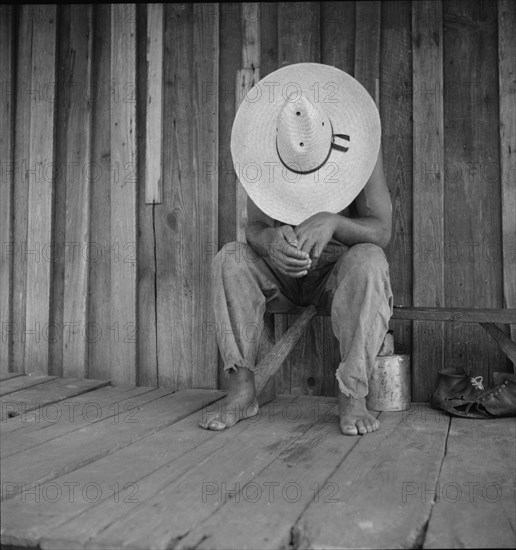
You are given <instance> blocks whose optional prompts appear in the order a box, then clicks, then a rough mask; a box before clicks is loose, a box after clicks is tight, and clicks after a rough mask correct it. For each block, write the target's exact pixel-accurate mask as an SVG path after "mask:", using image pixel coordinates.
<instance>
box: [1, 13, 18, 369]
mask: <svg viewBox="0 0 516 550" xmlns="http://www.w3.org/2000/svg"><path fill="white" fill-rule="evenodd" d="M13 28H14V26H13V8H12V7H11V6H0V72H1V73H2V75H3V77H2V80H3V83H2V92H1V96H2V97H1V103H0V128H2V132H1V135H0V159H1V160H0V164H1V170H0V194H1V196H2V200H1V201H0V235H2V237H1V243H0V245H1V247H2V251H1V254H2V257H1V260H0V333H1V336H0V339H1V343H2V345H1V350H0V372H3V373H5V372H8V371H9V367H10V359H11V357H10V356H11V349H12V341H11V338H10V336H9V334H10V333H11V332H12V329H13V326H14V325H13V324H12V318H11V305H12V300H11V295H12V290H13V287H12V276H13V273H12V268H13V261H14V236H13V200H14V190H13V184H14V173H15V171H14V169H15V164H14V155H13V153H14V109H15V103H14V94H15V88H14V86H15V82H14V72H13V70H14V64H13V52H14V49H13V46H14V39H13V38H14V37H13Z"/></svg>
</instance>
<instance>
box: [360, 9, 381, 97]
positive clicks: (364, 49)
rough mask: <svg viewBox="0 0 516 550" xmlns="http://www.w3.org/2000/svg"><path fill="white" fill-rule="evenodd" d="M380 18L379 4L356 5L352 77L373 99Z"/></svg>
mask: <svg viewBox="0 0 516 550" xmlns="http://www.w3.org/2000/svg"><path fill="white" fill-rule="evenodd" d="M380 18H381V2H378V1H366V2H358V3H357V4H356V27H355V74H354V76H355V78H356V79H357V80H358V81H359V82H360V83H361V84H362V85H363V86H364V87H365V89H366V90H367V91H368V92H369V93H370V94H371V97H373V99H376V95H377V83H378V81H379V78H380V30H381V29H380Z"/></svg>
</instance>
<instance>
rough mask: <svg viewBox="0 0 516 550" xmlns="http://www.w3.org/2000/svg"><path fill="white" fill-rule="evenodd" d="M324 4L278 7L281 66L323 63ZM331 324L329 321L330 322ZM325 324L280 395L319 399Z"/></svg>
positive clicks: (314, 329)
mask: <svg viewBox="0 0 516 550" xmlns="http://www.w3.org/2000/svg"><path fill="white" fill-rule="evenodd" d="M320 16H321V14H320V4H319V3H318V2H304V3H302V2H280V3H279V4H278V65H279V66H280V67H283V66H285V65H291V64H293V63H303V62H316V63H318V62H320V60H321V41H320V36H321V32H320ZM295 319H296V317H295V316H292V315H276V316H275V327H276V341H278V339H279V338H280V337H281V336H282V334H283V333H284V332H285V331H286V330H287V329H288V327H289V326H290V325H291V324H293V323H294V321H295ZM326 322H327V320H326ZM324 323H325V320H324V319H322V318H316V319H314V320H313V322H312V323H311V324H310V326H309V327H308V328H307V330H306V331H305V334H304V336H303V337H302V338H301V339H300V340H299V342H298V343H297V344H296V345H295V346H294V348H293V350H292V352H291V353H290V355H289V357H287V359H286V360H285V362H284V364H283V366H282V367H281V369H280V370H279V372H278V373H277V374H276V376H275V383H276V391H277V392H278V393H293V394H308V395H319V394H320V392H321V387H322V382H323V372H324V357H323V356H322V355H321V353H320V351H321V350H320V348H319V346H318V345H317V346H316V342H317V343H318V342H320V341H321V340H322V338H323V334H324V330H325V329H324Z"/></svg>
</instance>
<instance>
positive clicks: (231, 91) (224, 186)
mask: <svg viewBox="0 0 516 550" xmlns="http://www.w3.org/2000/svg"><path fill="white" fill-rule="evenodd" d="M241 6H242V4H241V3H240V4H237V3H234V2H231V3H230V2H228V3H222V4H221V5H220V19H219V24H220V40H219V57H220V67H219V84H220V92H219V106H218V109H219V115H220V116H219V127H218V132H219V157H218V165H217V166H216V169H217V170H218V174H219V212H218V218H219V220H218V235H219V242H218V247H217V250H218V249H220V248H222V246H224V245H225V244H226V243H230V242H233V241H235V240H236V227H237V226H236V218H235V216H236V212H237V209H236V196H237V195H236V183H237V178H236V173H235V170H234V168H233V160H232V158H231V149H230V143H231V129H232V127H233V120H234V118H235V112H236V111H235V108H236V88H235V78H236V77H235V75H236V74H237V71H238V70H239V69H241V68H242V23H241V18H242V16H241ZM263 28H264V27H263V25H262V26H261V29H263ZM215 252H216V251H214V254H215ZM220 375H221V381H222V380H223V379H224V376H223V371H222V368H221V372H220Z"/></svg>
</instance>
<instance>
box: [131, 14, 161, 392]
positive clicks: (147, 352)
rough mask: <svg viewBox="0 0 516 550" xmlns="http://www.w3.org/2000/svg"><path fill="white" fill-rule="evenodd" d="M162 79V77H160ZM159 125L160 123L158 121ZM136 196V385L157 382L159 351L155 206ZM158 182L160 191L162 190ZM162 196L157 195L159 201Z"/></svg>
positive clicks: (143, 33)
mask: <svg viewBox="0 0 516 550" xmlns="http://www.w3.org/2000/svg"><path fill="white" fill-rule="evenodd" d="M148 7H150V5H149V6H147V5H144V4H141V5H139V6H138V11H137V14H138V21H139V24H138V37H137V47H138V51H137V55H138V60H137V64H138V68H139V70H138V74H137V78H138V83H137V87H138V93H139V95H140V97H148V92H147V86H148V84H149V82H148V78H147V75H148V73H149V70H148V68H146V67H147V63H148V47H147V41H148V36H147V29H148V24H147V16H148ZM160 78H161V80H162V78H163V77H162V76H160ZM148 106H149V103H148V102H140V104H139V105H138V109H137V111H138V112H137V117H138V120H137V126H138V128H140V132H138V180H139V181H146V180H145V177H146V176H145V174H146V172H147V160H149V161H150V162H152V159H151V158H149V159H148V158H147V149H146V140H147V121H146V117H147V108H148ZM160 124H161V122H160ZM160 177H161V173H160ZM141 189H142V187H141V186H140V193H139V195H138V384H139V385H141V386H157V385H158V354H157V349H156V255H155V246H156V240H155V239H156V235H155V229H154V224H155V220H154V218H155V209H156V207H155V206H154V205H149V204H147V203H146V197H145V193H143V192H141ZM161 189H162V187H161V183H160V192H161ZM161 200H162V199H161V198H160V201H161Z"/></svg>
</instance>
